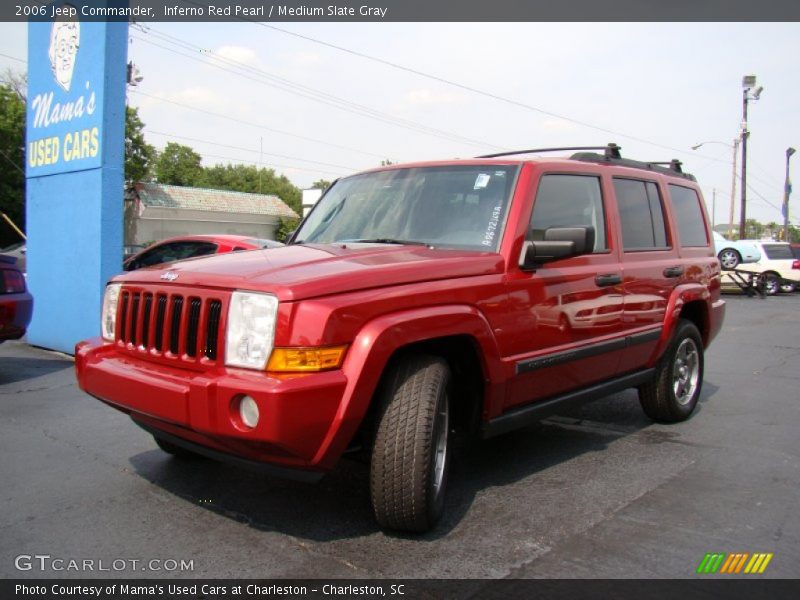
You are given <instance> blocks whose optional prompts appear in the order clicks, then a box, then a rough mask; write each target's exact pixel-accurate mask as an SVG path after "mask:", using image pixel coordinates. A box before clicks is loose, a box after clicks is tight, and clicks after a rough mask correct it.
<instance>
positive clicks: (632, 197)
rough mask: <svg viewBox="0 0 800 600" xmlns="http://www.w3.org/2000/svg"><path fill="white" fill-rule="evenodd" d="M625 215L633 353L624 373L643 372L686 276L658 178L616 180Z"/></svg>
mask: <svg viewBox="0 0 800 600" xmlns="http://www.w3.org/2000/svg"><path fill="white" fill-rule="evenodd" d="M612 187H613V189H614V196H615V199H616V204H617V211H618V215H619V234H620V239H621V242H622V270H623V275H624V279H625V284H624V292H625V310H624V313H623V317H622V329H623V330H624V332H625V334H626V336H628V340H627V345H628V348H627V349H626V351H625V352H624V354H623V357H622V360H621V361H620V363H619V373H620V374H624V373H627V372H630V371H635V370H637V369H639V368H641V367H643V366H644V365H645V364H646V363H647V362H648V360H649V359H650V356H651V355H652V353H653V351H654V350H655V348H656V345H657V343H658V340H659V338H660V336H661V331H662V327H663V323H664V319H665V317H666V311H667V304H668V302H669V299H670V296H671V294H672V290H673V289H675V287H676V286H677V285H678V283H679V282H680V281H681V279H682V278H683V276H684V274H685V268H684V267H683V265H682V264H681V261H680V258H679V254H678V249H677V240H674V239H673V236H672V234H671V230H670V227H669V220H668V213H667V211H666V210H665V208H664V206H665V202H664V190H663V188H662V187H661V186H660V185H659V183H658V181H657V180H656V179H644V178H642V179H639V178H633V177H630V178H629V177H613V178H612Z"/></svg>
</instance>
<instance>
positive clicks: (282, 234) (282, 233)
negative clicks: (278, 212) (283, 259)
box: [275, 217, 300, 243]
mask: <svg viewBox="0 0 800 600" xmlns="http://www.w3.org/2000/svg"><path fill="white" fill-rule="evenodd" d="M299 224H300V219H284V218H283V217H281V218H280V219H279V221H278V228H277V229H276V230H275V239H276V240H278V241H279V242H284V243H286V240H287V239H288V238H289V234H290V233H294V231H295V229H297V226H298V225H299Z"/></svg>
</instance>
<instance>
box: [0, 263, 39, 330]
mask: <svg viewBox="0 0 800 600" xmlns="http://www.w3.org/2000/svg"><path fill="white" fill-rule="evenodd" d="M32 314H33V296H31V295H30V293H28V289H27V286H26V285H25V276H24V275H23V274H22V272H21V271H20V270H19V269H18V268H17V259H16V258H15V257H13V256H6V255H4V254H0V343H2V342H5V341H6V340H18V339H19V338H21V337H22V336H23V335H25V330H26V329H27V328H28V325H29V324H30V322H31V315H32Z"/></svg>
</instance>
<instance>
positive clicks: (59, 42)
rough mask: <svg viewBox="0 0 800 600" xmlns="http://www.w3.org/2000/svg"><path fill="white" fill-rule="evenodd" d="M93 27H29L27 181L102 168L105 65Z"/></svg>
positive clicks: (53, 24) (62, 24) (60, 23)
mask: <svg viewBox="0 0 800 600" xmlns="http://www.w3.org/2000/svg"><path fill="white" fill-rule="evenodd" d="M96 26H97V25H96V24H94V23H81V22H79V21H58V20H57V21H53V22H49V23H47V22H42V23H36V24H33V26H32V27H31V28H30V29H29V35H31V36H32V39H31V40H30V43H29V48H30V56H29V57H28V101H29V102H30V105H29V108H28V121H27V145H26V161H25V162H26V167H27V175H28V177H39V176H43V175H53V174H55V173H65V172H69V171H81V170H84V169H93V168H97V167H99V166H100V162H101V154H102V153H101V148H100V144H101V143H102V130H103V115H102V112H103V111H102V106H103V98H102V93H103V89H102V88H103V86H102V85H101V84H102V77H103V67H104V65H103V62H104V61H103V53H102V48H101V47H100V43H99V42H98V36H95V35H88V34H89V33H90V31H88V30H89V29H90V28H92V27H96ZM94 46H97V47H94ZM95 83H98V84H99V85H97V87H95Z"/></svg>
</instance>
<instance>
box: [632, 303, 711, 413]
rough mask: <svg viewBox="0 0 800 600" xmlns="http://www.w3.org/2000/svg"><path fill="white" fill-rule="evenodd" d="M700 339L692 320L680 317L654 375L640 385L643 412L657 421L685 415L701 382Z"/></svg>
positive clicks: (702, 361)
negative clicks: (651, 378)
mask: <svg viewBox="0 0 800 600" xmlns="http://www.w3.org/2000/svg"><path fill="white" fill-rule="evenodd" d="M703 363H704V360H703V340H702V338H701V337H700V332H699V331H698V330H697V327H696V326H695V324H694V323H692V322H691V321H688V320H686V319H681V320H680V321H678V326H677V327H676V329H675V334H674V335H673V337H672V341H671V342H670V344H669V347H668V348H667V350H666V352H664V356H662V357H661V360H659V361H658V366H657V367H656V376H655V378H654V379H653V380H652V381H650V382H648V383H645V384H644V385H641V386H639V402H640V403H641V405H642V410H644V413H645V414H646V415H647V416H648V417H650V418H651V419H652V420H653V421H656V422H658V423H677V422H679V421H685V420H686V419H688V418H689V417H690V416H691V414H692V412H693V411H694V408H695V406H697V400H698V398H700V390H701V389H702V386H703Z"/></svg>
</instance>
